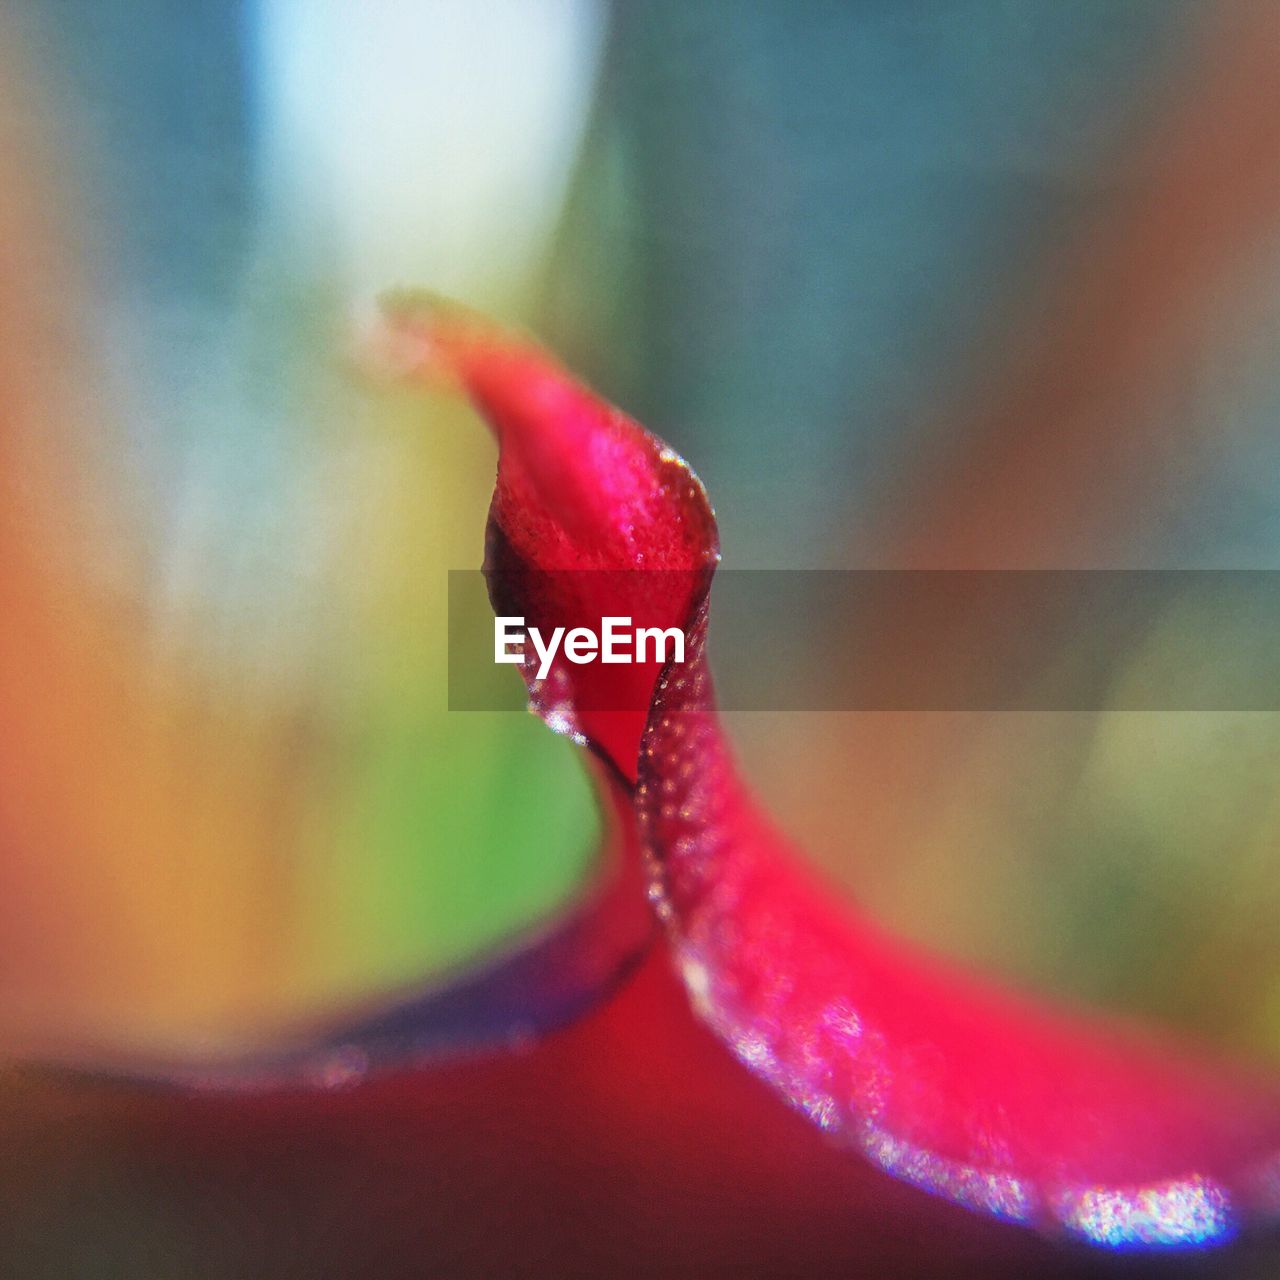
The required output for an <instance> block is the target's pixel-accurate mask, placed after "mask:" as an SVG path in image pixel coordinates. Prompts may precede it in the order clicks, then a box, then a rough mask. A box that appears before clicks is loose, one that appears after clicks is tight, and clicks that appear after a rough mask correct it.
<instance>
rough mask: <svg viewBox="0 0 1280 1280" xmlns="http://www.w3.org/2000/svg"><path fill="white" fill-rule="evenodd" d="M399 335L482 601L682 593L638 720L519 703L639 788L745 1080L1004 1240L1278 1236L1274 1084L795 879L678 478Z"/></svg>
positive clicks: (695, 965) (488, 365)
mask: <svg viewBox="0 0 1280 1280" xmlns="http://www.w3.org/2000/svg"><path fill="white" fill-rule="evenodd" d="M399 318H400V320H401V323H402V326H404V327H406V328H407V329H408V331H410V332H411V333H413V334H414V335H415V337H416V338H417V339H418V340H420V341H421V343H422V344H423V348H422V349H423V352H424V353H426V352H427V351H429V352H430V355H431V357H432V359H433V360H434V361H435V362H436V364H437V365H438V366H441V367H443V368H445V369H447V370H448V371H450V372H451V373H452V374H453V375H455V376H456V377H457V378H458V379H459V380H460V381H461V383H462V384H463V386H464V387H465V389H466V390H467V392H468V393H469V394H470V396H471V397H472V399H473V401H474V402H475V404H476V406H477V407H478V408H479V410H480V411H481V413H482V414H484V416H485V417H486V418H487V419H488V420H489V422H490V423H491V425H492V426H493V428H494V430H495V432H496V434H497V437H498V441H499V446H500V460H499V469H498V482H497V489H496V492H495V495H494V500H493V506H492V509H491V512H490V546H489V560H488V563H489V568H490V572H491V579H492V581H493V584H494V590H495V593H497V594H498V595H500V596H501V597H503V598H505V599H508V600H510V601H512V602H513V603H514V605H517V606H519V608H518V611H519V612H521V613H523V614H525V615H526V616H527V617H529V618H530V619H531V620H533V619H534V618H544V619H555V620H556V622H563V621H564V620H565V618H566V617H577V616H579V614H584V615H585V613H589V612H590V611H591V609H592V608H593V607H594V611H595V616H596V618H597V619H598V618H599V616H600V614H601V612H602V608H601V605H602V604H603V603H604V602H601V601H598V600H592V599H589V598H582V594H583V593H584V592H587V591H588V590H589V588H588V587H587V586H586V585H585V584H588V583H591V582H596V581H598V580H599V579H598V577H597V576H594V575H592V576H584V577H582V578H580V579H575V578H574V576H573V575H572V574H566V573H562V572H558V573H556V574H554V575H552V576H550V577H548V575H547V574H546V573H545V572H543V571H547V570H554V571H564V570H575V569H590V570H601V569H619V570H637V569H649V570H668V571H670V570H679V571H682V572H680V573H675V574H673V573H663V574H659V575H657V578H656V580H657V581H660V582H661V583H663V584H665V585H664V591H665V593H666V594H665V596H664V598H662V599H661V600H659V601H657V602H656V603H655V609H656V610H657V611H658V613H660V614H662V615H663V616H666V617H669V618H671V619H675V620H678V622H679V623H680V624H681V625H683V626H684V627H685V629H686V630H687V632H688V635H689V639H690V649H689V652H688V655H687V657H688V661H687V662H686V663H685V664H684V665H683V666H680V667H675V666H672V667H669V668H667V669H665V670H664V671H661V672H659V671H658V670H656V669H642V668H631V669H624V670H629V671H630V672H631V673H632V674H631V678H633V679H639V680H642V681H644V682H645V683H644V688H643V692H644V694H645V695H646V698H647V696H648V695H649V694H650V692H651V693H652V701H651V703H650V704H649V711H648V714H647V715H644V714H642V713H628V712H600V711H595V710H593V709H592V708H593V707H595V706H598V705H601V703H600V700H599V697H598V695H599V693H600V690H599V688H598V687H593V685H592V683H591V682H592V681H598V680H600V679H601V678H606V679H617V678H619V677H617V676H616V674H613V673H616V671H617V670H618V669H617V668H613V669H611V673H610V674H609V675H607V676H605V677H602V676H601V674H600V673H601V671H602V670H609V669H602V668H599V667H595V666H592V667H574V668H569V667H566V668H563V669H560V670H559V671H557V673H556V677H555V680H554V681H553V682H551V683H554V686H555V688H554V691H553V695H552V694H548V691H547V690H546V689H543V688H538V687H534V689H533V692H534V701H535V705H536V706H537V708H538V709H539V710H540V711H541V712H542V713H543V714H544V716H546V717H547V718H548V719H549V721H550V722H551V723H552V724H553V726H554V727H558V728H565V727H570V728H572V729H574V730H575V731H577V732H580V733H581V734H582V736H583V737H584V738H585V739H586V740H587V741H588V742H589V743H590V744H591V745H592V746H593V747H594V748H595V749H596V750H597V751H598V752H599V753H600V754H601V755H603V756H604V757H605V758H607V759H608V760H610V761H611V762H612V763H613V764H614V765H615V766H616V768H617V770H618V772H619V773H620V774H621V775H622V776H623V777H624V778H626V779H629V780H634V782H635V799H636V813H637V820H638V822H639V825H640V829H641V833H642V836H643V839H644V844H645V847H646V848H647V850H648V853H649V854H650V855H651V863H652V870H653V887H652V891H651V896H653V897H654V900H655V902H656V903H657V904H658V909H659V914H660V915H661V916H662V918H663V919H664V920H665V921H666V923H667V925H668V928H669V932H670V935H671V939H672V943H673V946H674V948H675V952H676V955H677V958H678V961H679V966H680V969H681V972H682V974H683V976H684V979H685V983H686V986H687V988H688V990H689V992H690V995H691V997H692V1001H693V1004H694V1007H695V1009H696V1010H697V1011H698V1012H699V1013H700V1014H701V1015H702V1017H703V1018H704V1019H705V1020H706V1021H707V1022H708V1023H709V1024H710V1025H711V1026H712V1027H713V1028H714V1029H715V1030H716V1031H717V1032H718V1033H719V1034H720V1035H721V1037H722V1038H723V1039H724V1040H725V1041H726V1042H727V1043H728V1045H729V1046H730V1048H731V1049H733V1051H734V1052H735V1053H736V1054H737V1055H738V1057H739V1058H741V1059H742V1060H743V1061H744V1062H745V1063H747V1065H748V1066H750V1067H751V1068H752V1070H754V1071H755V1072H756V1073H757V1074H758V1075H760V1076H761V1077H763V1078H764V1079H765V1080H767V1081H768V1082H769V1083H771V1084H772V1085H773V1086H774V1088H775V1089H776V1090H777V1091H778V1092H779V1093H780V1094H781V1095H782V1096H783V1097H784V1098H786V1100H787V1101H788V1102H790V1103H791V1104H793V1105H794V1106H796V1107H798V1108H800V1109H801V1110H803V1111H804V1112H806V1113H807V1114H808V1115H809V1116H810V1117H811V1118H812V1119H813V1120H814V1121H815V1122H816V1123H817V1124H818V1125H820V1126H821V1127H822V1128H823V1129H825V1130H827V1131H828V1132H830V1133H833V1134H836V1135H839V1136H840V1137H841V1138H842V1139H843V1140H845V1141H846V1142H848V1143H849V1144H850V1145H852V1146H853V1147H855V1148H856V1149H858V1150H860V1151H861V1152H862V1153H863V1154H864V1155H866V1156H867V1157H868V1158H869V1159H870V1160H872V1161H873V1162H874V1163H876V1164H878V1165H879V1166H881V1167H882V1168H884V1169H886V1170H888V1171H889V1172H891V1173H894V1174H896V1175H897V1176H899V1177H902V1178H904V1179H906V1180H908V1181H910V1182H913V1183H916V1184H918V1185H921V1186H924V1187H926V1188H928V1189H930V1190H932V1191H935V1192H937V1193H939V1194H941V1195H944V1196H947V1197H949V1198H951V1199H953V1200H956V1201H958V1202H960V1203H962V1204H965V1205H968V1206H970V1207H973V1208H976V1209H981V1210H985V1211H986V1212H988V1213H991V1214H994V1215H996V1216H999V1217H1002V1218H1008V1219H1012V1220H1015V1221H1020V1222H1027V1223H1033V1224H1036V1225H1039V1226H1042V1227H1046V1228H1050V1229H1055V1230H1065V1231H1067V1232H1069V1233H1072V1234H1074V1235H1077V1236H1079V1237H1080V1238H1082V1239H1084V1240H1086V1241H1088V1242H1090V1243H1094V1244H1099V1245H1104V1246H1108V1247H1113V1248H1135V1247H1138V1248H1141V1247H1171V1248H1176V1247H1187V1246H1197V1245H1206V1244H1211V1243H1216V1242H1218V1241H1221V1240H1224V1239H1226V1238H1229V1237H1230V1236H1232V1235H1233V1234H1235V1232H1236V1231H1237V1230H1238V1228H1239V1227H1240V1225H1241V1224H1242V1223H1243V1222H1247V1221H1261V1220H1265V1219H1268V1218H1271V1217H1274V1216H1276V1213H1277V1210H1280V1091H1278V1090H1277V1088H1276V1087H1275V1086H1274V1085H1273V1084H1272V1083H1271V1082H1270V1081H1265V1082H1264V1081H1257V1080H1254V1079H1252V1078H1246V1077H1244V1076H1243V1075H1242V1074H1241V1073H1239V1072H1238V1071H1236V1070H1235V1069H1234V1068H1232V1067H1230V1066H1227V1065H1224V1064H1221V1063H1217V1062H1206V1061H1201V1060H1199V1059H1198V1058H1196V1057H1195V1056H1194V1055H1193V1054H1191V1053H1189V1052H1188V1051H1186V1050H1184V1049H1183V1048H1182V1047H1181V1046H1173V1045H1170V1044H1168V1043H1163V1042H1159V1041H1157V1040H1156V1039H1155V1038H1144V1037H1139V1036H1138V1035H1137V1034H1136V1033H1134V1032H1133V1031H1132V1030H1130V1029H1127V1028H1123V1027H1120V1026H1118V1025H1116V1024H1113V1023H1110V1022H1108V1021H1104V1020H1101V1019H1098V1020H1089V1019H1085V1018H1080V1017H1075V1016H1067V1015H1063V1014H1058V1013H1054V1012H1050V1011H1048V1010H1044V1009H1041V1008H1039V1007H1037V1006H1036V1005H1034V1004H1033V1003H1032V1002H1030V1001H1027V1000H1023V999H1020V998H1018V997H1015V996H1013V995H1011V994H1007V993H1005V992H1002V991H1000V990H998V989H994V988H992V987H989V986H986V985H984V984H982V983H980V982H978V981H976V980H974V979H972V978H970V977H968V976H966V975H962V974H958V973H955V972H952V971H950V970H949V969H948V968H947V967H946V966H945V965H943V964H942V963H940V962H938V961H936V960H934V959H933V958H931V957H928V956H926V955H922V954H919V953H917V952H916V951H914V950H913V949H912V948H910V947H908V946H906V945H904V944H901V943H899V942H896V941H894V940H893V939H891V938H888V937H886V936H885V935H884V934H883V933H882V932H881V931H880V930H878V929H877V928H876V927H875V926H874V925H873V924H871V923H870V922H868V921H866V920H863V919H860V918H858V917H857V916H856V915H854V914H853V913H851V912H848V911H842V910H840V909H839V908H838V907H837V905H836V903H835V902H834V901H833V899H832V896H831V895H830V894H829V893H828V892H827V891H826V890H825V888H824V887H822V886H821V885H820V884H818V883H817V881H816V878H814V877H813V876H811V874H810V873H809V872H807V871H806V870H805V869H804V868H803V867H802V865H801V864H800V862H799V861H798V860H797V859H796V858H795V857H794V855H793V853H792V851H791V850H789V849H788V848H787V846H786V843H785V841H784V840H783V839H782V838H781V837H780V836H779V834H778V833H777V832H776V831H775V830H774V829H773V828H772V826H771V825H770V824H769V822H768V820H767V819H766V818H765V817H764V816H763V815H762V814H761V813H760V812H759V811H758V809H757V808H756V807H755V805H754V804H753V802H752V800H751V798H750V797H749V796H748V794H747V792H746V790H745V788H744V787H743V785H742V784H741V783H740V781H739V779H738V777H737V775H736V772H735V769H734V766H733V762H732V760H731V759H730V756H729V753H728V750H727V747H726V744H725V740H724V735H723V733H722V730H721V728H720V725H719V722H718V720H717V718H716V713H715V708H714V703H713V697H712V692H711V684H710V675H709V671H708V669H707V665H706V661H705V640H706V625H707V596H708V591H709V586H710V575H711V572H712V570H713V568H714V564H715V562H716V560H717V559H718V556H717V550H716V533H715V523H714V517H713V514H712V512H711V509H710V507H709V505H708V503H707V500H706V495H705V493H704V491H703V489H702V487H701V485H700V484H699V483H698V482H697V480H696V478H695V477H694V476H693V475H692V473H691V472H690V471H689V470H688V468H687V467H686V466H685V465H684V463H683V462H681V461H680V460H679V459H678V458H677V457H676V456H675V455H674V454H673V453H672V452H671V450H669V449H668V448H666V446H664V445H663V444H662V442H661V441H659V440H657V439H655V438H654V437H653V436H651V435H649V434H648V433H647V432H645V431H644V430H643V428H641V427H640V426H639V425H638V424H636V423H635V422H633V421H631V420H630V419H628V418H626V417H625V416H623V415H622V414H621V413H619V412H618V411H617V410H616V409H613V408H612V407H611V406H609V405H607V404H605V403H604V402H603V401H601V400H599V399H598V398H596V397H595V396H594V395H592V394H591V393H590V392H588V391H587V390H585V389H584V388H582V387H580V386H579V385H577V384H576V383H575V382H573V380H572V379H571V378H569V376H568V375H567V374H565V373H564V372H563V371H562V370H561V369H559V368H558V367H557V366H556V365H555V363H554V362H553V361H551V360H550V359H549V358H548V357H547V356H545V355H543V354H542V353H540V352H539V351H538V350H537V349H536V348H535V347H533V346H532V345H530V344H528V343H525V342H521V341H514V340H511V339H509V338H506V337H503V336H500V335H498V334H497V333H495V332H494V331H493V330H492V329H490V328H488V327H487V326H485V325H483V324H482V323H480V322H477V321H476V320H474V319H473V318H470V317H464V318H461V319H460V318H458V317H457V316H456V315H454V314H452V313H449V312H440V311H435V310H431V309H428V310H426V311H417V312H415V313H413V314H412V315H406V313H404V312H403V311H402V312H401V313H400V317H399ZM566 580H568V581H571V582H578V583H579V584H580V585H578V586H576V587H564V586H554V587H551V588H548V587H547V586H546V583H547V582H548V581H551V582H555V583H561V582H563V581H566ZM575 592H577V596H576V597H574V593H575ZM570 597H574V598H570ZM513 611H516V610H514V609H513ZM604 611H607V606H606V608H605V610H604ZM642 701H643V700H642ZM642 701H636V702H633V703H632V704H631V705H642ZM614 705H625V704H618V703H615V704H614Z"/></svg>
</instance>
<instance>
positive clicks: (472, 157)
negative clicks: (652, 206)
mask: <svg viewBox="0 0 1280 1280" xmlns="http://www.w3.org/2000/svg"><path fill="white" fill-rule="evenodd" d="M603 33H604V12H603V6H602V5H601V4H600V3H599V0H486V2H485V3H478V2H477V0H428V2H425V3H409V2H408V0H371V2H370V3H367V4H362V5H354V6H353V5H345V4H339V3H335V2H333V0H319V2H318V0H261V10H260V22H259V46H258V56H259V62H260V65H259V78H260V83H261V91H260V92H261V100H260V109H261V126H262V130H263V134H262V163H263V182H264V186H265V189H266V195H267V197H268V203H269V205H270V206H272V207H275V208H280V207H283V208H284V209H288V210H291V211H292V217H291V218H290V221H291V222H293V223H294V224H295V225H296V218H297V213H296V211H297V210H298V209H300V208H301V209H308V210H313V211H315V212H316V214H317V215H318V216H319V218H321V219H323V223H322V225H317V226H316V227H315V228H314V231H315V233H316V235H317V237H318V243H323V244H324V245H325V246H326V250H328V249H333V250H335V251H336V253H337V255H338V258H339V261H338V262H336V263H332V264H331V265H333V266H334V267H336V268H337V269H338V271H339V272H340V274H341V276H342V277H343V279H344V282H345V284H346V285H347V286H348V287H349V288H350V289H351V291H352V293H353V294H355V295H356V296H359V295H360V294H361V293H364V292H373V291H377V290H381V289H384V288H386V287H387V286H389V285H395V284H410V283H412V284H425V285H429V286H430V287H431V288H433V289H437V290H440V291H442V292H445V293H454V294H458V295H460V296H465V297H467V298H468V299H469V300H471V301H474V302H479V303H481V304H486V303H487V304H492V303H493V302H495V301H501V300H503V299H504V298H506V297H508V296H510V293H511V289H512V282H513V281H516V282H517V283H518V282H522V281H527V279H528V273H529V267H530V263H531V260H533V259H536V257H537V256H538V255H539V254H540V253H541V252H542V250H543V249H544V248H545V245H546V242H547V239H548V237H549V235H550V233H551V230H552V228H553V226H554V223H555V220H556V216H557V214H558V212H559V208H560V205H561V203H562V201H563V198H564V194H565V190H566V188H567V185H568V181H569V177H570V173H571V170H572V165H573V159H574V156H575V153H576V151H577V148H578V146H579V143H580V142H581V138H582V134H583V132H584V129H585V125H586V120H587V114H588V110H589V106H590V101H591V94H592V90H593V87H594V82H595V79H596V74H597V70H598V66H599V61H600V53H601V48H602V44H603Z"/></svg>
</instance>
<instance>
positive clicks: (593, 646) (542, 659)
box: [493, 617, 684, 680]
mask: <svg viewBox="0 0 1280 1280" xmlns="http://www.w3.org/2000/svg"><path fill="white" fill-rule="evenodd" d="M526 639H527V640H528V642H529V644H530V645H532V646H533V652H534V654H535V655H536V656H537V659H538V675H537V678H538V679H539V680H545V679H546V678H547V676H548V675H550V674H551V667H552V664H553V663H554V662H555V660H556V654H558V653H559V652H560V651H561V647H562V646H563V649H564V656H565V657H566V658H567V659H568V660H569V661H570V662H575V663H577V664H578V665H579V666H581V665H583V664H585V663H588V662H595V661H597V660H599V661H600V662H605V663H623V664H631V663H637V662H639V663H644V662H662V663H665V662H683V661H684V632H683V631H681V630H680V628H679V627H666V628H663V627H634V626H633V625H632V622H631V619H630V618H629V617H607V618H601V619H600V630H599V632H598V633H597V632H595V631H592V630H591V628H590V627H572V628H570V629H568V630H566V629H565V628H564V627H556V628H554V629H553V630H552V632H551V634H550V635H549V636H543V634H542V632H541V631H540V630H539V629H538V628H537V627H526V626H525V621H524V619H523V618H515V617H505V618H494V620H493V660H494V662H497V663H510V664H511V665H513V666H518V665H520V664H521V663H523V662H524V661H525V660H526V656H527V655H526V652H525V641H526ZM513 646H514V647H513ZM650 646H652V652H651V648H650ZM668 647H669V648H670V653H668Z"/></svg>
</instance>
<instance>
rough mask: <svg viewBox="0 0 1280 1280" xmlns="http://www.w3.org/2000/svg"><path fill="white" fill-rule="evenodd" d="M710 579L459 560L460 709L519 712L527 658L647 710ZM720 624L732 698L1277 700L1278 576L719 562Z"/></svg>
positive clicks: (836, 705) (1036, 705) (779, 706)
mask: <svg viewBox="0 0 1280 1280" xmlns="http://www.w3.org/2000/svg"><path fill="white" fill-rule="evenodd" d="M705 585H706V584H705V575H704V574H702V573H696V572H684V571H680V570H635V571H630V570H627V571H616V570H565V571H552V570H547V571H540V572H526V573H524V574H523V575H522V576H521V578H520V581H519V583H518V587H519V591H518V593H508V592H507V591H506V590H505V587H504V584H503V583H502V582H501V581H498V582H497V583H496V584H495V583H489V582H486V579H485V578H484V576H483V575H482V574H481V572H480V571H479V570H455V571H453V572H451V573H450V574H449V620H448V664H449V670H448V696H449V706H450V708H452V709H454V710H460V711H489V710H508V709H509V710H512V711H516V710H521V709H523V707H524V706H525V705H526V703H527V699H528V691H527V689H526V687H525V682H524V681H523V680H521V679H519V677H518V675H517V672H516V671H513V670H512V667H514V666H517V665H518V664H522V665H523V666H524V671H525V673H526V674H532V675H535V676H537V677H538V678H540V679H547V678H551V679H554V678H555V675H556V670H557V668H561V669H567V670H571V671H573V672H574V673H575V675H576V674H580V675H581V676H582V677H583V679H582V680H581V681H579V682H578V687H577V688H576V689H575V698H577V699H579V702H580V705H581V706H590V707H591V708H592V709H598V710H607V711H643V710H645V709H646V708H647V707H648V705H649V702H650V699H651V698H652V694H653V689H652V684H651V683H650V682H649V681H647V680H646V679H643V678H641V677H642V676H643V675H644V674H645V673H646V671H647V670H648V669H649V668H651V667H652V666H653V665H654V664H655V663H656V664H657V665H661V664H663V663H664V662H669V661H671V660H672V658H673V656H674V659H675V661H677V662H685V661H687V660H688V658H687V657H686V649H687V650H688V657H692V655H693V649H694V646H693V644H692V642H691V640H690V639H688V638H687V637H686V636H685V635H682V634H681V633H680V632H679V631H677V630H675V628H672V627H668V624H669V623H671V622H672V621H674V620H676V619H677V618H678V617H680V616H682V615H681V614H680V613H679V611H673V608H672V606H671V601H673V600H677V601H678V600H690V601H692V600H694V599H696V598H698V594H699V592H700V591H702V590H703V589H704V588H705ZM495 586H496V588H497V589H496V590H494V589H493V588H495ZM495 612H496V613H497V614H498V615H499V617H498V620H497V622H496V623H495V622H494V613H495ZM518 612H519V613H522V614H525V615H526V616H525V619H524V621H522V620H521V618H520V617H516V616H514V615H516V614H517V613H518ZM525 622H531V623H535V624H536V626H537V627H540V628H541V630H540V631H538V630H536V629H535V627H534V626H526V625H525ZM642 624H643V625H642ZM662 628H666V629H665V630H663V629H662ZM710 634H711V646H710V654H709V656H710V661H711V663H712V665H713V668H714V675H715V685H716V696H717V701H718V703H719V705H720V706H721V707H722V708H725V709H727V710H732V711H943V712H950V711H961V712H967V711H984V712H985V711H1015V712H1021V711H1068V712H1074V711H1269V712H1280V571H1276V570H1265V569H1259V570H1225V569H1219V570H1210V569H1185V570H1177V569H1170V570H1104V571H1090V570H1009V571H1003V570H977V569H975V570H950V571H948V570H900V571H899V570H847V571H841V570H753V569H728V570H721V571H720V572H719V573H718V574H717V575H716V578H715V584H714V588H713V590H712V594H711V631H710ZM626 663H631V664H633V665H631V666H626V665H621V664H626ZM596 664H598V665H596ZM615 664H618V665H615ZM633 676H634V677H635V678H631V677H633Z"/></svg>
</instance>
